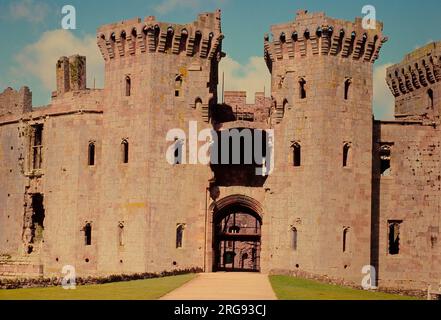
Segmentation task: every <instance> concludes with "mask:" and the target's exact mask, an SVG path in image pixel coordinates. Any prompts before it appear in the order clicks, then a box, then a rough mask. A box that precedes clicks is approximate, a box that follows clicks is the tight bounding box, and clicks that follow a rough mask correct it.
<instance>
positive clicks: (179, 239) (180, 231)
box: [176, 224, 185, 249]
mask: <svg viewBox="0 0 441 320" xmlns="http://www.w3.org/2000/svg"><path fill="white" fill-rule="evenodd" d="M184 229H185V226H184V225H183V224H179V225H178V227H177V228H176V248H177V249H179V248H182V247H183V240H184Z"/></svg>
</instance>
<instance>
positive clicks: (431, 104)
mask: <svg viewBox="0 0 441 320" xmlns="http://www.w3.org/2000/svg"><path fill="white" fill-rule="evenodd" d="M427 96H428V98H429V108H430V109H433V90H432V89H429V90H428V91H427Z"/></svg>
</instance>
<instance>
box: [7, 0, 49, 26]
mask: <svg viewBox="0 0 441 320" xmlns="http://www.w3.org/2000/svg"><path fill="white" fill-rule="evenodd" d="M3 10H4V9H3ZM3 10H2V11H3ZM4 12H5V14H4V17H6V18H8V19H11V20H25V21H28V22H31V23H40V22H43V21H44V20H45V19H46V18H47V16H48V15H49V13H50V7H49V5H48V4H47V3H45V2H43V1H36V0H20V1H12V2H11V3H10V5H9V7H8V8H7V9H6V10H4Z"/></svg>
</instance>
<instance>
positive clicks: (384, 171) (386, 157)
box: [380, 145, 391, 177]
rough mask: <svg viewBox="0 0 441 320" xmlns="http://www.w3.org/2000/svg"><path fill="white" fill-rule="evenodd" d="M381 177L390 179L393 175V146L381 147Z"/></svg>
mask: <svg viewBox="0 0 441 320" xmlns="http://www.w3.org/2000/svg"><path fill="white" fill-rule="evenodd" d="M380 161H381V165H380V166H381V168H380V170H381V175H382V176H383V177H388V176H390V175H391V146H390V145H382V146H381V147H380Z"/></svg>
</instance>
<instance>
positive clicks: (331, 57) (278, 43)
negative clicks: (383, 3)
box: [265, 10, 387, 283]
mask: <svg viewBox="0 0 441 320" xmlns="http://www.w3.org/2000/svg"><path fill="white" fill-rule="evenodd" d="M382 29H383V24H382V23H380V22H376V28H375V29H369V30H367V29H364V28H363V23H362V19H361V18H356V20H355V22H350V21H344V20H340V19H334V18H330V17H327V16H326V15H325V14H324V13H308V12H307V11H305V10H301V11H298V12H297V16H296V18H295V20H294V21H292V22H289V23H285V24H280V25H275V26H272V28H271V37H270V36H268V35H266V36H265V60H266V63H267V65H268V68H269V70H270V72H271V75H272V98H273V108H272V110H273V111H272V115H271V123H272V125H273V126H274V129H275V171H274V174H273V175H272V176H271V177H270V178H269V180H268V189H269V190H271V191H270V192H269V193H268V197H267V201H266V206H267V210H268V212H271V214H272V215H273V218H272V219H273V220H272V222H271V223H272V225H271V227H270V229H271V234H270V235H268V237H269V244H268V245H269V248H268V250H269V251H268V252H271V255H268V256H267V259H268V266H269V268H270V269H283V270H289V271H296V272H299V273H301V272H306V273H310V274H318V275H327V276H331V277H334V278H342V279H349V280H351V281H354V282H357V283H360V281H361V279H362V278H363V275H362V271H361V270H362V267H363V266H365V265H369V264H370V233H371V179H372V127H373V121H372V120H373V117H372V97H373V78H372V75H373V63H374V62H375V60H377V58H378V56H379V52H380V49H381V47H382V45H383V44H384V43H385V42H386V41H387V38H385V37H383V35H382Z"/></svg>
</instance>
